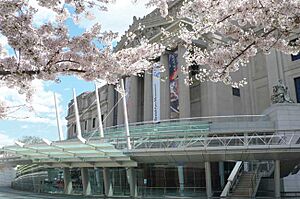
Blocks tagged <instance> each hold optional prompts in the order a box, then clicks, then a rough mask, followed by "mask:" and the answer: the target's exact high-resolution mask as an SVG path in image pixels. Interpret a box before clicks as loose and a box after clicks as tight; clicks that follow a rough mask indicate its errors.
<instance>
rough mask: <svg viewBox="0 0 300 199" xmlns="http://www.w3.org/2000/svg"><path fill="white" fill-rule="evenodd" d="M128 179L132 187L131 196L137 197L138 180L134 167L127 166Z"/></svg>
mask: <svg viewBox="0 0 300 199" xmlns="http://www.w3.org/2000/svg"><path fill="white" fill-rule="evenodd" d="M127 179H128V184H129V187H130V196H131V197H132V198H135V197H137V182H136V173H135V170H134V168H127Z"/></svg>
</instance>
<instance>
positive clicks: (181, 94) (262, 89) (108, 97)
mask: <svg viewBox="0 0 300 199" xmlns="http://www.w3.org/2000/svg"><path fill="white" fill-rule="evenodd" d="M180 2H181V1H175V2H173V3H172V4H171V5H170V13H174V12H175V11H176V10H178V7H179V6H180ZM156 12H158V11H157V10H155V11H153V12H152V13H150V14H149V15H147V16H145V17H144V18H141V19H136V18H134V22H133V24H132V25H131V26H130V27H129V30H128V32H135V33H136V34H137V35H139V34H141V32H140V31H143V32H142V33H145V35H146V37H147V38H148V39H149V40H150V41H153V42H154V41H157V40H158V39H159V38H160V36H161V35H160V29H161V28H164V29H166V30H169V31H176V28H178V24H179V21H178V20H176V19H175V20H172V19H171V18H170V17H167V18H161V17H160V16H159V15H156V14H157V13H156ZM138 26H144V29H143V30H139V29H138ZM146 33H147V34H146ZM164 42H165V45H167V46H171V49H172V50H171V51H167V50H166V52H165V53H164V54H163V55H162V56H161V57H160V58H159V59H157V60H158V62H160V63H161V64H162V65H164V66H165V67H166V70H165V71H164V72H162V73H161V74H160V78H161V81H160V110H159V112H160V119H161V120H164V119H170V118H172V117H173V116H172V114H171V108H170V106H171V104H170V103H171V100H170V93H171V91H170V70H169V55H170V54H174V53H175V54H177V56H178V58H177V59H178V60H177V65H178V69H177V76H178V81H177V84H176V85H177V89H178V90H177V91H178V103H179V106H178V110H177V111H178V118H189V117H207V116H222V115H256V114H262V113H263V111H264V110H265V109H267V108H268V107H269V106H270V105H271V100H270V98H271V95H272V88H273V86H275V85H277V82H278V80H279V79H281V80H283V84H285V85H286V86H287V87H288V88H289V93H290V96H291V99H292V100H293V101H295V102H297V96H298V103H299V102H300V101H299V100H300V99H299V98H300V97H299V96H300V59H298V60H297V59H294V57H293V58H292V56H291V55H287V54H283V53H281V52H277V51H275V50H272V51H271V52H270V54H269V55H264V54H258V55H257V56H256V57H254V58H253V59H252V60H251V61H250V63H249V64H248V65H247V67H242V68H241V69H240V70H239V71H238V72H236V73H235V74H233V79H234V80H241V79H242V78H246V79H247V82H248V84H247V85H245V86H244V87H241V88H238V89H234V88H232V87H231V86H228V85H224V84H223V83H213V82H204V83H200V82H194V84H193V85H191V86H187V85H186V84H185V83H184V78H185V77H184V74H183V73H182V71H181V66H184V65H185V61H184V59H183V53H184V52H185V50H186V49H185V47H184V45H182V43H181V41H179V40H176V38H175V39H174V40H172V41H164ZM167 42H170V43H169V44H170V45H168V44H166V43H167ZM134 45H137V41H133V43H127V40H126V37H125V36H124V37H122V39H121V41H120V42H119V44H118V45H117V47H116V50H119V49H122V48H127V47H131V46H134ZM298 57H299V56H298ZM297 78H299V79H297ZM296 80H299V81H296ZM296 82H299V83H298V85H297V84H296ZM125 84H126V86H125V87H126V90H127V92H128V96H127V97H126V98H127V106H128V117H129V122H130V123H134V122H141V121H149V120H153V90H152V86H153V76H152V72H151V71H149V72H146V73H145V74H144V75H143V76H142V77H128V78H126V82H125ZM297 90H298V92H297ZM94 95H95V94H94V93H83V94H81V95H79V96H78V103H79V109H80V112H81V113H82V112H85V114H83V116H82V117H81V120H82V125H83V127H82V129H83V132H88V131H91V130H94V129H96V128H97V127H98V124H97V121H98V120H97V119H95V121H96V124H95V125H94V126H93V120H94V118H96V117H97V114H96V113H97V110H96V104H95V103H94V104H91V103H92V102H93V101H94V99H95V96H94ZM100 98H101V108H102V114H103V116H104V118H105V117H106V116H107V118H106V119H105V121H104V126H105V127H109V126H113V125H118V124H123V123H124V118H123V107H122V103H118V104H117V102H118V101H119V100H120V94H118V93H117V92H116V91H115V90H114V86H112V85H109V86H104V87H102V88H101V92H100ZM71 104H72V101H71V102H70V108H69V112H68V116H67V117H66V119H67V120H68V134H70V135H71V134H72V132H73V133H74V132H75V130H74V125H75V118H74V113H73V108H72V106H71ZM113 107H115V108H114V109H113V110H112V108H113ZM87 108H88V110H86V109H87ZM109 112H110V114H108V113H109ZM86 121H87V122H86ZM86 123H87V127H86V128H85V125H86Z"/></svg>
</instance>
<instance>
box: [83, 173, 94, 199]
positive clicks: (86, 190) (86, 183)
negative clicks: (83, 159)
mask: <svg viewBox="0 0 300 199" xmlns="http://www.w3.org/2000/svg"><path fill="white" fill-rule="evenodd" d="M81 178H82V188H83V194H84V195H86V196H88V195H91V193H92V190H91V182H90V179H89V170H88V168H81Z"/></svg>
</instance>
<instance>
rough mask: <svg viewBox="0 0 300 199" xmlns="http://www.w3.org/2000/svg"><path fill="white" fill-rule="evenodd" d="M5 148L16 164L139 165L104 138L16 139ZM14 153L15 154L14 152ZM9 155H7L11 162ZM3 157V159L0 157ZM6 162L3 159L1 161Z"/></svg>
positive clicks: (72, 165)
mask: <svg viewBox="0 0 300 199" xmlns="http://www.w3.org/2000/svg"><path fill="white" fill-rule="evenodd" d="M0 151H3V152H6V154H10V155H8V156H9V157H10V158H11V160H12V161H13V162H15V163H16V164H28V162H30V163H35V164H40V165H44V166H48V167H136V166H137V163H136V162H135V161H133V160H131V159H130V157H128V156H127V155H125V154H124V153H123V152H122V151H120V150H118V149H116V148H115V147H114V146H113V145H112V144H109V143H103V142H101V140H92V141H90V142H82V141H80V140H68V141H59V142H50V141H48V140H44V143H41V144H32V145H26V144H23V143H20V142H16V144H15V145H13V146H5V147H3V148H2V149H1V150H0ZM12 154H14V155H13V156H11V155H12ZM8 160H9V158H8V159H6V161H5V162H6V163H8V162H9V161H8ZM0 161H1V160H0ZM2 162H3V161H2Z"/></svg>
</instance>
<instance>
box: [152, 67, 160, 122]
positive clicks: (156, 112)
mask: <svg viewBox="0 0 300 199" xmlns="http://www.w3.org/2000/svg"><path fill="white" fill-rule="evenodd" d="M152 95H153V98H152V99H153V121H159V120H160V63H155V64H154V66H153V72H152Z"/></svg>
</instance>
